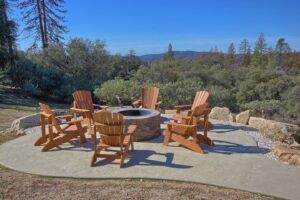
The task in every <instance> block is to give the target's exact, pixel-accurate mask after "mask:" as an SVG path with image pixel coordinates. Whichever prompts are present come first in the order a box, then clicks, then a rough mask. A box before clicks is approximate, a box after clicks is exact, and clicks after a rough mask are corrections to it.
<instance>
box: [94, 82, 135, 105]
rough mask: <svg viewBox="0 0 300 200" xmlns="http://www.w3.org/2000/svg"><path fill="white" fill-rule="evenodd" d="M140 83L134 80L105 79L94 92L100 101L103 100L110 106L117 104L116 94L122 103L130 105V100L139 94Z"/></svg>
mask: <svg viewBox="0 0 300 200" xmlns="http://www.w3.org/2000/svg"><path fill="white" fill-rule="evenodd" d="M140 88H141V85H140V84H139V83H138V82H136V81H125V80H123V79H114V80H110V81H106V82H105V83H103V84H102V85H101V87H98V88H96V89H95V91H94V93H95V96H96V97H97V98H99V99H100V100H101V101H105V102H106V103H108V104H109V105H110V106H117V105H118V101H117V99H116V95H118V96H119V97H120V99H121V101H122V103H123V104H124V105H131V102H132V101H134V100H136V99H138V98H139V96H140Z"/></svg>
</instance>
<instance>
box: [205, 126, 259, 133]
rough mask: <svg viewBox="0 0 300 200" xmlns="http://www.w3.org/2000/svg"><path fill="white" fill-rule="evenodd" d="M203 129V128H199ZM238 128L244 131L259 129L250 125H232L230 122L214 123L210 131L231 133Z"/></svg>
mask: <svg viewBox="0 0 300 200" xmlns="http://www.w3.org/2000/svg"><path fill="white" fill-rule="evenodd" d="M199 130H203V129H201V128H200V129H199ZM237 130H243V131H257V129H255V128H252V127H249V126H243V125H234V126H233V125H230V124H214V126H213V128H211V129H209V131H212V132H215V133H229V132H233V131H237Z"/></svg>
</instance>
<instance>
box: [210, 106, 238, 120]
mask: <svg viewBox="0 0 300 200" xmlns="http://www.w3.org/2000/svg"><path fill="white" fill-rule="evenodd" d="M209 118H210V119H216V120H220V121H226V122H230V121H234V116H233V115H232V114H231V112H230V110H229V109H228V108H226V107H222V108H221V107H214V108H213V109H211V112H210V114H209Z"/></svg>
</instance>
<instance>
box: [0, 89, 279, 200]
mask: <svg viewBox="0 0 300 200" xmlns="http://www.w3.org/2000/svg"><path fill="white" fill-rule="evenodd" d="M1 100H2V101H1ZM16 100H17V101H16ZM36 105H37V100H31V99H27V98H26V97H19V96H18V95H15V94H14V93H12V92H7V91H5V92H4V91H3V88H1V87H0V145H1V143H3V142H6V141H8V140H11V139H14V138H15V137H16V136H15V135H10V134H5V131H4V130H5V129H6V128H8V127H9V126H10V124H11V123H12V121H13V120H14V119H16V118H19V117H22V116H24V115H28V114H30V113H33V112H37V110H36V107H35V106H36ZM0 199H59V200H61V199H203V200H204V199H230V200H233V199H259V200H261V199H273V198H272V197H267V196H264V195H260V194H256V193H250V192H244V191H238V190H233V189H227V188H220V187H216V186H209V185H204V184H195V183H182V182H174V181H153V180H82V179H65V178H49V177H40V176H35V175H30V174H25V173H21V172H17V171H13V170H10V169H6V168H4V167H1V166H0Z"/></svg>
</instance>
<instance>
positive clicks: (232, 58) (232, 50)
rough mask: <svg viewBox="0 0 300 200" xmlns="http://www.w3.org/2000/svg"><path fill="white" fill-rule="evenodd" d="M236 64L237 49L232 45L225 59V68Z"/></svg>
mask: <svg viewBox="0 0 300 200" xmlns="http://www.w3.org/2000/svg"><path fill="white" fill-rule="evenodd" d="M234 62H235V47H234V44H233V43H231V44H230V45H229V47H228V50H227V55H226V59H225V66H228V67H230V66H232V65H233V64H234Z"/></svg>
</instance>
